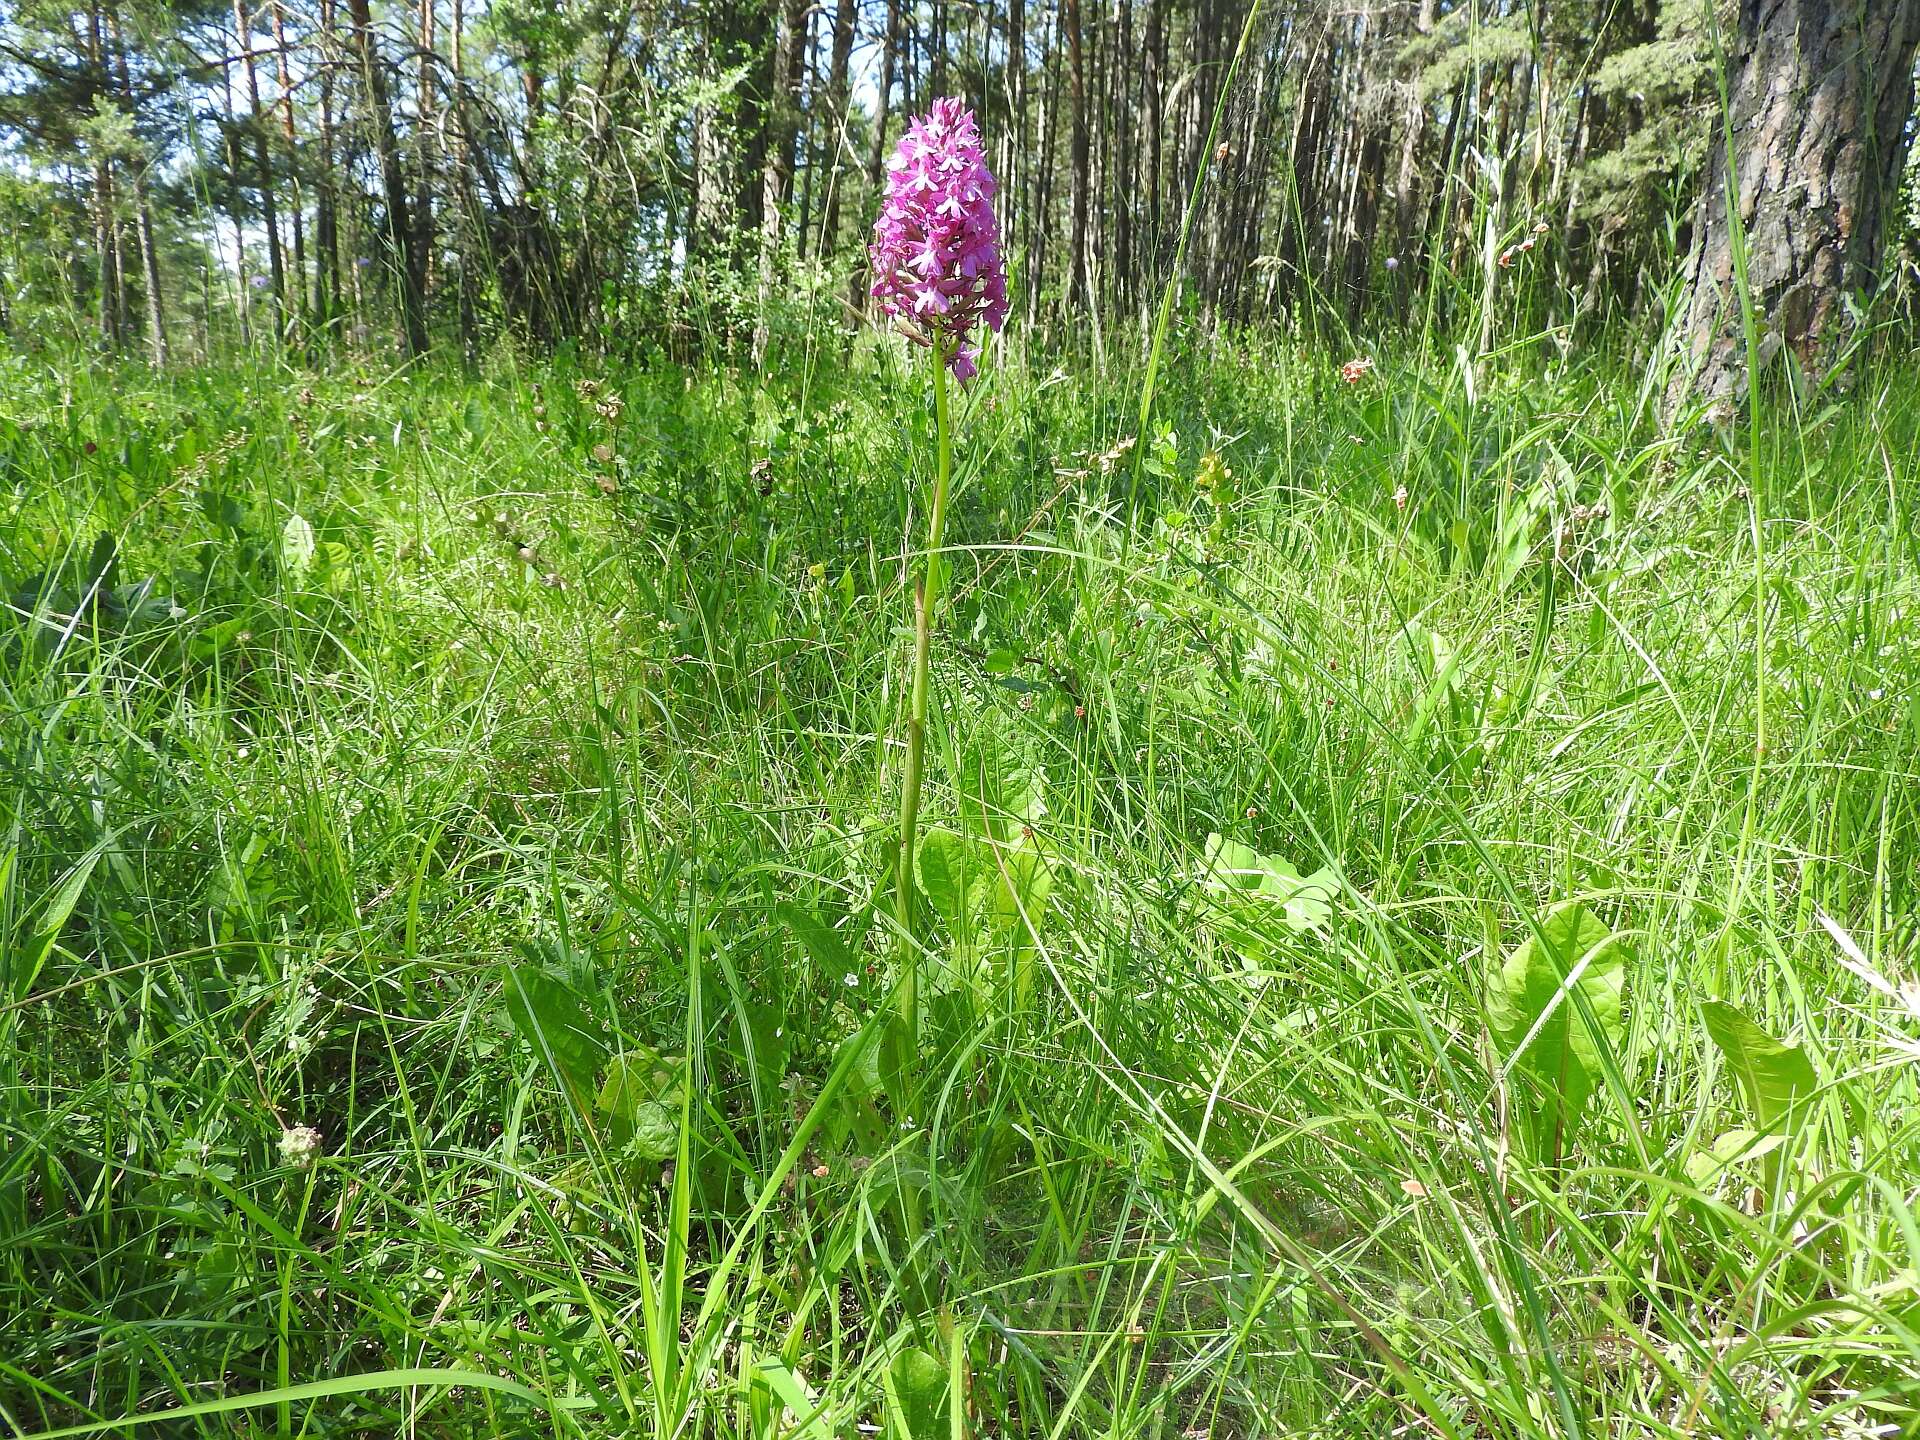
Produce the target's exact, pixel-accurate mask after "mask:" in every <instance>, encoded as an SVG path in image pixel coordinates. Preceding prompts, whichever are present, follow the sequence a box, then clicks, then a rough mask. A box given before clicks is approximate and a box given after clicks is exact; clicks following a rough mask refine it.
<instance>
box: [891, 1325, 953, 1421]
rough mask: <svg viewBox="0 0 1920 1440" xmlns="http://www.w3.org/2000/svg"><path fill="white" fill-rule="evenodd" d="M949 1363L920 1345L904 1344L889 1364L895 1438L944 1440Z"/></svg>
mask: <svg viewBox="0 0 1920 1440" xmlns="http://www.w3.org/2000/svg"><path fill="white" fill-rule="evenodd" d="M946 1410H947V1367H946V1366H945V1365H943V1364H941V1363H940V1362H939V1361H938V1360H937V1359H935V1358H934V1357H933V1356H931V1355H929V1354H928V1353H927V1352H926V1351H925V1350H922V1349H921V1348H920V1347H919V1346H918V1345H914V1344H910V1343H909V1344H903V1345H902V1346H901V1347H900V1350H899V1353H898V1354H896V1355H895V1356H894V1357H893V1363H892V1364H891V1365H889V1366H888V1367H887V1419H888V1421H889V1422H890V1425H889V1433H890V1435H891V1436H892V1437H893V1440H940V1437H942V1436H943V1435H944V1434H945V1433H946V1431H947V1415H946Z"/></svg>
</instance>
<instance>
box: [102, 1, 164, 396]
mask: <svg viewBox="0 0 1920 1440" xmlns="http://www.w3.org/2000/svg"><path fill="white" fill-rule="evenodd" d="M107 21H108V24H109V26H110V27H111V29H112V32H113V63H114V74H115V76H116V78H117V79H118V80H119V82H120V104H121V106H122V107H123V108H124V109H125V110H126V112H127V114H128V115H132V114H133V104H134V101H133V74H132V70H131V68H130V67H129V66H128V64H127V42H126V37H125V36H124V35H122V34H121V33H120V11H119V7H118V6H115V7H114V8H113V9H111V10H109V11H108V12H107ZM127 168H128V170H129V171H130V172H131V177H132V180H133V224H134V229H135V231H136V233H137V234H138V235H139V237H140V278H141V280H142V282H143V284H144V285H145V287H146V292H147V351H148V353H149V354H150V355H151V356H152V357H153V364H154V368H155V369H162V368H164V367H165V366H166V363H167V311H166V306H165V304H164V303H163V301H164V298H165V297H164V296H163V295H162V293H161V290H160V252H159V248H158V246H157V245H156V244H155V243H154V238H153V206H152V204H151V203H150V202H149V201H148V199H147V178H146V165H145V160H144V157H139V158H136V159H135V160H134V162H133V163H132V164H131V165H130V166H128V167H127Z"/></svg>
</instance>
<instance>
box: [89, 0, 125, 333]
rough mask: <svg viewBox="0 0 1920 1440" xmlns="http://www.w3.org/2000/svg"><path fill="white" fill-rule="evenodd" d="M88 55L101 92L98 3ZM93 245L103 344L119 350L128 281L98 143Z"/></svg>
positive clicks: (108, 162) (107, 168) (103, 67)
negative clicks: (123, 272)
mask: <svg viewBox="0 0 1920 1440" xmlns="http://www.w3.org/2000/svg"><path fill="white" fill-rule="evenodd" d="M87 58H88V60H89V61H90V62H91V63H92V66H93V68H94V72H95V74H96V76H97V77H98V85H99V90H100V93H101V94H105V93H106V92H107V90H108V88H109V86H108V84H107V51H106V40H105V35H104V32H103V29H102V26H101V20H100V7H99V5H98V4H97V3H96V4H95V5H93V6H92V7H91V8H90V9H89V10H88V12H87ZM92 200H93V247H94V256H95V259H96V261H97V262H98V266H99V289H100V344H101V346H102V347H103V348H105V349H107V350H118V349H119V348H120V343H121V338H122V336H123V334H124V333H125V324H124V319H123V311H124V295H125V290H124V281H123V279H122V277H121V274H120V245H119V239H118V236H117V235H116V233H115V232H116V230H117V228H118V221H117V218H116V216H115V214H114V198H113V158H112V156H111V155H109V154H108V153H107V150H106V148H105V147H104V146H102V145H99V144H98V143H97V142H96V144H95V147H94V156H93V195H92Z"/></svg>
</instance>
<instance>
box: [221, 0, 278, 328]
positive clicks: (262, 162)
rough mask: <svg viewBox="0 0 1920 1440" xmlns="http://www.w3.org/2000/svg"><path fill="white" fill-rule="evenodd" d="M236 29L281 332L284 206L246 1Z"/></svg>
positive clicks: (240, 2)
mask: <svg viewBox="0 0 1920 1440" xmlns="http://www.w3.org/2000/svg"><path fill="white" fill-rule="evenodd" d="M233 28H234V31H235V33H236V34H237V36H238V43H239V46H240V55H241V60H242V64H243V66H244V68H245V73H246V77H247V128H248V129H249V130H251V131H252V132H253V170H254V183H255V184H257V185H258V186H259V187H260V223H261V226H262V227H263V228H264V229H265V230H266V232H267V269H268V272H269V274H270V275H271V277H272V281H273V304H274V310H275V315H274V328H275V330H276V331H278V330H279V329H280V328H281V325H282V323H283V321H284V317H283V316H282V315H281V314H280V313H278V312H279V310H280V307H281V305H283V304H284V303H285V299H284V297H285V295H286V293H287V292H286V285H287V275H286V263H285V261H284V260H283V259H282V258H281V254H280V207H279V204H278V202H277V201H276V200H275V198H274V193H273V162H272V160H271V159H270V158H269V157H268V154H267V119H266V116H265V115H263V114H262V113H261V110H260V72H259V69H258V68H257V67H256V66H255V65H254V63H253V26H252V23H251V20H250V18H249V16H248V15H247V6H246V0H233Z"/></svg>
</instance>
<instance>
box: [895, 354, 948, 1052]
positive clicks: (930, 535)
mask: <svg viewBox="0 0 1920 1440" xmlns="http://www.w3.org/2000/svg"><path fill="white" fill-rule="evenodd" d="M927 354H928V355H929V356H930V357H931V360H930V363H931V364H932V366H933V422H934V436H935V438H934V464H933V504H932V508H931V510H930V512H929V513H928V516H927V555H926V560H925V562H924V564H923V566H922V569H921V572H920V584H919V586H918V587H917V588H916V589H915V591H914V599H913V678H912V690H911V696H910V699H909V701H908V713H907V770H906V776H905V779H904V781H903V782H902V784H901V787H900V868H899V871H898V873H897V874H896V875H895V877H894V918H895V919H896V920H897V921H898V922H899V925H900V967H901V971H902V979H901V984H900V991H899V998H898V1002H897V1003H898V1005H899V1034H898V1038H899V1040H900V1041H901V1042H902V1045H901V1051H900V1053H901V1054H902V1055H903V1056H904V1055H911V1054H913V1053H914V1049H915V1047H916V1045H917V1044H918V1031H919V1013H920V984H919V965H920V961H919V955H918V947H917V945H916V942H915V939H914V930H913V848H914V840H915V837H916V832H917V831H918V828H919V824H920V784H921V781H922V779H923V778H924V776H925V771H926V755H927V688H928V686H927V657H928V651H929V650H930V649H931V647H932V640H933V612H934V609H935V607H936V606H937V605H938V604H939V603H940V568H941V567H940V535H941V532H942V530H943V529H944V528H945V526H946V519H947V487H948V482H949V480H950V479H951V478H952V473H953V433H952V427H951V425H950V424H949V419H948V412H947V360H948V358H949V357H950V356H951V354H952V351H951V349H950V348H949V342H948V341H946V340H944V339H942V338H941V337H939V336H938V335H937V334H936V336H935V338H934V342H933V344H932V345H930V346H928V347H927Z"/></svg>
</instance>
